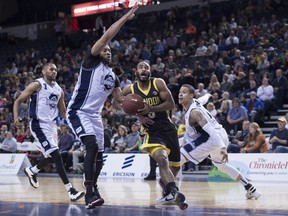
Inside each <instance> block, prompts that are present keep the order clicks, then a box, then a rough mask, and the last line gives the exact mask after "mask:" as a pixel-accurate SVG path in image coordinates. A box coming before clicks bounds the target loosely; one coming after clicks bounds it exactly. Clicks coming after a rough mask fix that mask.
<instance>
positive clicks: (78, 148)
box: [67, 140, 85, 173]
mask: <svg viewBox="0 0 288 216" xmlns="http://www.w3.org/2000/svg"><path fill="white" fill-rule="evenodd" d="M84 147H85V146H84V145H82V143H81V142H80V141H79V140H74V141H73V145H72V148H71V149H70V150H69V151H68V158H67V162H68V165H71V160H72V173H78V171H79V162H80V161H81V160H83V159H84V155H85V149H84ZM70 170H71V167H70V166H69V171H70Z"/></svg>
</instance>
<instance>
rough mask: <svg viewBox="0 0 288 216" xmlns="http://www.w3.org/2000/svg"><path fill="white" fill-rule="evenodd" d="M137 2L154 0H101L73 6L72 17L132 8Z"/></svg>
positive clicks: (145, 2) (140, 3)
mask: <svg viewBox="0 0 288 216" xmlns="http://www.w3.org/2000/svg"><path fill="white" fill-rule="evenodd" d="M136 2H138V4H139V5H147V4H150V3H151V2H152V0H140V1H139V0H122V1H121V0H100V1H94V2H87V3H83V4H77V5H72V6H71V14H72V17H79V16H87V15H91V14H98V13H105V12H109V11H116V10H122V9H124V8H131V7H132V6H133V5H134V4H135V3H136Z"/></svg>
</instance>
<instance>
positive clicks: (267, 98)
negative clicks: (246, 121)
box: [257, 77, 274, 120]
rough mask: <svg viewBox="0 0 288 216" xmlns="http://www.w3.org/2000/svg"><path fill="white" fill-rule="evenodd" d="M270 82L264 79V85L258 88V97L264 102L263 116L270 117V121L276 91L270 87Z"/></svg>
mask: <svg viewBox="0 0 288 216" xmlns="http://www.w3.org/2000/svg"><path fill="white" fill-rule="evenodd" d="M268 81H269V80H268V79H267V78H266V77H264V78H263V79H262V85H261V86H259V87H258V88H257V97H258V98H259V99H260V100H262V101H263V103H264V110H263V116H268V120H269V119H270V116H271V113H270V112H271V110H272V108H273V104H272V100H273V99H274V89H273V87H272V86H271V85H269V83H268Z"/></svg>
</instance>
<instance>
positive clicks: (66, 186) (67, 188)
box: [64, 183, 72, 191]
mask: <svg viewBox="0 0 288 216" xmlns="http://www.w3.org/2000/svg"><path fill="white" fill-rule="evenodd" d="M64 186H65V188H66V190H67V191H69V190H70V188H72V184H71V183H68V184H65V185H64Z"/></svg>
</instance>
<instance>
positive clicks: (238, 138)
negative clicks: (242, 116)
mask: <svg viewBox="0 0 288 216" xmlns="http://www.w3.org/2000/svg"><path fill="white" fill-rule="evenodd" d="M249 126H250V122H249V121H248V120H246V121H243V123H242V130H240V131H237V133H236V135H235V136H234V137H233V138H232V141H231V143H229V145H228V147H227V152H228V153H240V151H241V148H244V147H245V146H246V144H247V141H246V140H247V139H248V133H249Z"/></svg>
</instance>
